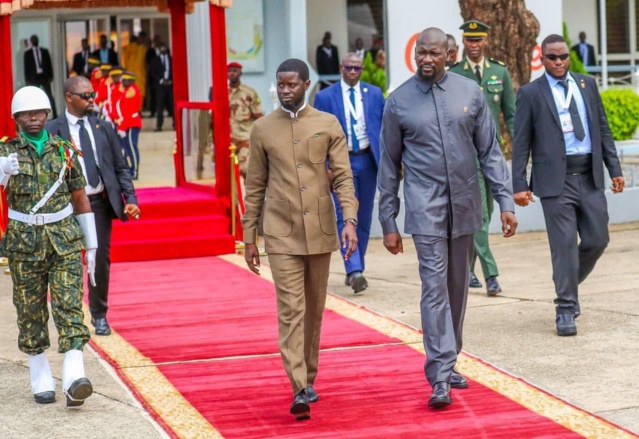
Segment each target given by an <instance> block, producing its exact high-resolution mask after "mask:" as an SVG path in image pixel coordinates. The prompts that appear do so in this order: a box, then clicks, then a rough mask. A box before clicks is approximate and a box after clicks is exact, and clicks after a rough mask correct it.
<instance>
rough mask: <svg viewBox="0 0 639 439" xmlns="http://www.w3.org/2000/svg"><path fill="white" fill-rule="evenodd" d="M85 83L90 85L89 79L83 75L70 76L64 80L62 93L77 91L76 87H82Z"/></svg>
mask: <svg viewBox="0 0 639 439" xmlns="http://www.w3.org/2000/svg"><path fill="white" fill-rule="evenodd" d="M87 83H88V84H89V85H91V81H89V80H88V79H87V78H86V77H85V76H80V75H78V76H72V77H70V78H69V79H67V80H66V81H64V88H63V90H64V93H77V92H78V89H79V88H84V87H85V86H86V85H87Z"/></svg>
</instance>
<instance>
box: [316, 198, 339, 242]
mask: <svg viewBox="0 0 639 439" xmlns="http://www.w3.org/2000/svg"><path fill="white" fill-rule="evenodd" d="M318 208H319V220H320V228H321V229H322V231H323V232H324V233H326V234H327V235H335V234H336V233H337V221H336V220H335V205H334V204H333V197H332V196H331V195H329V196H327V197H319V201H318Z"/></svg>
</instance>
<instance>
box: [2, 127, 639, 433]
mask: <svg viewBox="0 0 639 439" xmlns="http://www.w3.org/2000/svg"><path fill="white" fill-rule="evenodd" d="M146 122H147V121H145V123H146ZM142 139H144V141H143V142H144V145H143V147H142V148H141V149H142V151H141V154H142V158H141V170H140V174H141V178H140V180H139V181H138V182H136V187H144V186H154V185H172V184H173V182H174V172H173V163H172V151H173V140H174V133H170V132H163V133H150V132H144V133H143V134H142ZM611 230H612V233H611V244H610V247H609V248H608V250H607V251H606V253H605V254H604V256H603V258H602V259H601V260H600V263H599V264H598V266H597V268H596V269H595V270H594V271H593V273H592V274H591V276H590V277H589V278H588V280H587V281H586V282H585V283H584V285H583V287H582V288H581V304H582V316H581V317H580V318H579V319H578V320H577V324H578V328H579V335H577V336H576V337H567V338H561V337H558V336H557V335H556V333H555V329H554V328H555V326H554V308H553V304H552V299H553V298H554V290H553V286H552V279H551V267H550V252H549V249H548V243H547V240H546V235H545V234H544V233H527V234H521V235H518V236H515V237H514V238H512V239H508V240H506V239H503V238H501V237H500V236H496V235H495V236H491V247H492V249H493V252H494V253H495V257H496V258H497V262H498V264H499V268H500V271H501V276H500V282H501V284H502V288H503V290H504V292H503V293H502V294H501V295H500V296H497V297H487V296H486V294H485V292H484V291H483V290H479V289H478V290H473V291H471V293H470V296H469V301H468V311H467V314H466V323H465V344H464V348H465V350H467V351H468V352H470V353H472V354H475V355H477V356H479V357H481V358H482V359H484V360H486V361H488V362H490V363H492V364H494V365H496V366H498V367H500V368H503V369H505V370H507V371H509V372H511V373H513V374H515V375H518V376H520V377H522V378H524V379H526V380H528V381H529V382H531V383H533V384H536V385H538V386H540V387H541V388H543V389H545V390H547V391H549V392H551V393H553V394H556V395H558V396H560V397H562V398H564V399H566V400H568V401H569V402H572V403H574V404H576V405H578V406H580V407H583V408H585V409H586V410H589V411H592V412H595V413H596V414H598V415H600V416H602V417H604V418H606V419H609V420H611V421H613V422H616V423H618V424H620V425H622V426H624V427H626V428H628V429H630V430H632V431H634V432H637V433H639V386H637V385H636V383H637V382H638V380H637V373H639V368H638V367H637V364H639V294H638V293H639V287H638V286H637V285H638V283H639V271H637V269H636V267H637V266H638V265H639V223H633V224H626V225H615V226H612V227H611ZM404 249H405V250H404V254H402V255H398V256H393V255H391V254H390V253H388V252H387V251H386V250H385V249H384V247H383V245H382V242H381V240H372V241H371V243H370V247H369V253H368V258H367V267H368V268H367V270H366V276H367V278H368V279H369V284H370V287H369V289H368V290H366V291H365V292H364V293H362V294H360V295H357V296H354V295H353V294H352V292H351V290H350V288H349V287H346V286H344V271H343V266H342V264H341V261H340V258H339V255H338V254H335V255H334V257H333V261H332V267H331V277H330V284H329V287H330V290H331V291H333V292H335V293H336V294H338V295H340V296H343V297H345V298H347V299H349V300H352V301H354V302H356V303H359V304H361V305H364V306H366V307H368V308H370V309H372V310H375V311H377V312H380V313H382V314H385V315H388V316H390V317H393V318H395V319H397V320H400V321H403V322H405V323H408V324H410V325H413V326H416V327H419V326H420V316H419V297H420V280H419V276H418V272H417V260H416V256H415V251H414V246H413V245H412V240H410V239H405V240H404ZM169 266H170V261H167V267H169ZM477 274H478V275H479V277H480V278H481V277H482V276H481V274H480V273H477ZM15 319H16V317H15V309H14V307H13V305H12V302H11V278H10V276H4V275H2V276H0V383H1V384H0V401H2V410H0V437H1V438H8V439H13V438H16V439H17V438H20V439H30V438H34V439H35V438H40V437H43V432H46V435H47V436H48V437H56V438H57V437H60V438H76V437H78V438H79V437H86V436H89V435H93V434H92V432H99V436H100V437H102V438H114V439H115V438H127V439H128V438H133V439H137V438H140V439H146V438H158V437H165V435H164V434H163V433H162V432H160V431H159V430H158V429H157V428H156V426H155V425H154V424H153V423H152V422H150V421H149V417H148V414H146V412H145V411H144V410H143V409H142V408H141V407H140V406H139V404H138V403H137V402H136V401H135V400H134V399H133V398H132V396H131V394H130V393H129V392H128V391H127V390H125V388H124V387H123V386H122V385H121V384H120V382H119V380H118V379H117V378H116V377H115V375H114V373H113V372H112V371H111V370H110V368H109V366H108V365H106V363H104V362H103V361H102V360H100V359H99V358H98V357H97V355H95V354H94V353H93V352H90V351H87V353H86V354H85V361H86V367H87V373H88V375H89V376H90V378H91V380H92V382H93V383H94V387H95V390H96V393H95V394H94V396H92V397H91V398H90V399H89V400H88V402H87V403H86V406H85V407H84V408H83V409H82V410H79V411H73V412H70V411H67V410H65V409H64V397H63V395H62V394H61V391H60V381H59V378H60V371H61V359H62V356H61V355H60V354H57V353H56V352H55V351H56V349H55V343H56V342H57V333H56V331H55V328H54V327H53V325H52V324H51V325H50V334H51V335H52V342H53V347H52V348H51V349H50V350H49V351H48V356H49V358H50V360H51V362H52V369H53V373H54V376H55V377H56V378H57V379H58V402H57V403H55V404H51V405H48V406H39V405H36V404H35V403H34V402H33V398H32V396H31V393H30V386H29V371H28V367H27V364H26V357H25V356H24V354H22V353H20V352H19V351H18V349H17V327H16V324H15ZM421 369H422V366H421V365H415V379H416V380H415V384H416V385H424V386H426V385H427V384H426V381H425V379H423V378H421ZM320 373H321V369H320Z"/></svg>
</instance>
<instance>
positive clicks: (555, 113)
mask: <svg viewBox="0 0 639 439" xmlns="http://www.w3.org/2000/svg"><path fill="white" fill-rule="evenodd" d="M541 50H542V57H541V61H542V63H543V64H544V67H545V68H546V73H545V74H544V75H542V76H541V77H539V78H538V79H537V80H535V81H533V82H531V83H530V84H527V85H525V86H523V87H522V88H520V89H519V93H518V94H517V107H516V108H517V110H516V114H515V141H514V143H513V156H512V157H513V190H514V192H515V202H516V203H517V204H518V205H519V206H527V205H528V203H529V202H530V201H535V200H534V198H533V195H532V192H534V193H536V194H537V196H539V198H540V199H541V205H542V207H543V210H544V217H545V219H546V230H547V233H548V241H549V243H550V251H551V254H552V266H553V280H554V282H555V291H556V293H557V298H556V299H555V305H556V311H557V319H556V322H557V333H558V334H559V335H562V336H564V335H575V334H577V326H576V325H575V318H576V317H578V316H579V314H581V311H580V308H579V300H578V294H577V292H578V285H579V284H580V283H581V282H583V281H584V280H585V279H586V277H587V276H588V274H589V273H590V272H591V271H592V269H593V268H594V267H595V263H596V262H597V260H598V259H599V257H600V256H601V255H602V254H603V252H604V250H605V248H606V246H607V245H608V241H609V239H610V238H609V236H608V209H607V205H606V197H605V195H604V172H603V168H604V165H605V166H606V168H607V169H608V173H609V174H610V177H611V178H612V184H613V187H612V191H613V192H615V193H617V192H621V191H623V187H624V179H623V177H622V173H621V166H620V164H619V159H618V157H617V150H616V149H615V144H614V142H613V139H612V135H611V134H610V128H609V127H608V120H607V118H606V112H605V111H604V108H603V105H602V103H601V97H600V96H599V91H598V89H597V84H596V82H595V80H594V79H593V78H592V77H590V76H585V75H580V74H576V73H569V72H568V69H569V68H570V52H569V50H568V45H567V44H566V40H565V39H564V38H563V37H562V36H561V35H549V36H548V37H546V39H544V41H543V42H542V45H541ZM530 156H532V177H531V179H530V184H528V181H527V179H526V166H527V164H528V159H529V157H530ZM577 237H579V238H580V242H579V244H577Z"/></svg>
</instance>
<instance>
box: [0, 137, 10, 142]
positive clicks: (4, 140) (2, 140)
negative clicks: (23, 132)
mask: <svg viewBox="0 0 639 439" xmlns="http://www.w3.org/2000/svg"><path fill="white" fill-rule="evenodd" d="M7 140H9V137H8V136H4V137H3V138H2V139H0V143H7Z"/></svg>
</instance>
